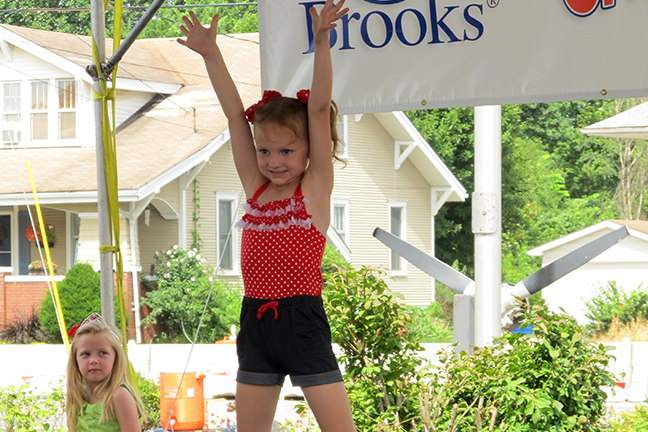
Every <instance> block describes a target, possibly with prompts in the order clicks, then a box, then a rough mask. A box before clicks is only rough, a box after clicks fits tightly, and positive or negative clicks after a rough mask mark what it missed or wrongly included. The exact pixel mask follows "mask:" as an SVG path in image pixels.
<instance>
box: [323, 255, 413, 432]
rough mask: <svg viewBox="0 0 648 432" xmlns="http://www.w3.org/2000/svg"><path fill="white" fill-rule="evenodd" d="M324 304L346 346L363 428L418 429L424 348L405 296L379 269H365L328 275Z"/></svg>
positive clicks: (348, 380) (348, 381)
mask: <svg viewBox="0 0 648 432" xmlns="http://www.w3.org/2000/svg"><path fill="white" fill-rule="evenodd" d="M327 279H328V282H329V283H328V285H327V287H326V289H325V291H324V303H325V307H326V310H327V314H328V316H329V317H330V321H331V329H332V333H333V341H334V342H335V343H337V344H338V345H339V347H340V349H341V350H342V356H341V361H342V362H343V363H344V367H345V385H346V387H347V390H348V393H349V400H350V402H351V406H352V411H353V418H354V421H355V424H356V427H357V428H358V430H361V431H364V430H366V431H369V430H377V429H376V427H377V425H390V427H396V428H399V429H397V430H406V431H414V430H416V427H415V424H414V423H413V420H415V419H416V417H417V416H418V415H419V409H418V406H419V402H418V394H419V393H420V392H421V389H422V388H423V380H424V374H423V373H420V372H418V369H419V368H420V366H421V365H422V363H423V359H422V358H421V357H419V356H417V355H416V352H417V351H421V350H422V348H421V346H420V345H419V343H418V342H417V341H416V339H415V336H414V335H413V334H411V333H410V332H409V331H408V326H409V325H410V324H411V322H412V317H411V315H410V314H409V313H408V312H407V310H406V306H405V305H404V304H403V303H401V302H400V301H399V300H402V296H400V295H398V294H395V293H392V292H391V291H389V289H388V288H387V284H386V283H385V281H383V280H382V279H381V278H380V271H377V270H372V269H369V268H367V267H362V268H361V269H359V270H357V271H356V270H353V269H349V270H341V271H338V272H336V273H334V274H332V275H329V276H328V277H327Z"/></svg>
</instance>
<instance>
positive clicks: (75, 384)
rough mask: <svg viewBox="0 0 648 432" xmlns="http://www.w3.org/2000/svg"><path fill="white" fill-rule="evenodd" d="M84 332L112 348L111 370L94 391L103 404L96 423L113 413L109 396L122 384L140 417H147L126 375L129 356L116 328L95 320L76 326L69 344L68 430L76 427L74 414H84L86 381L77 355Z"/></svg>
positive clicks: (100, 320)
mask: <svg viewBox="0 0 648 432" xmlns="http://www.w3.org/2000/svg"><path fill="white" fill-rule="evenodd" d="M87 334H91V335H93V334H102V335H104V336H105V337H106V339H107V340H108V341H109V343H110V345H111V346H112V348H113V349H114V350H115V363H114V364H113V369H112V372H111V373H110V375H109V376H108V377H107V378H106V379H105V380H104V381H103V382H101V383H100V384H99V386H97V388H96V389H95V392H96V394H97V395H98V396H99V397H100V398H101V401H102V403H103V410H102V412H101V417H100V418H99V422H100V423H102V422H104V421H106V420H107V419H110V418H112V417H113V416H114V414H115V412H114V410H113V406H112V399H113V396H114V394H115V392H116V391H117V389H118V388H119V387H122V386H123V387H126V389H127V390H128V391H129V392H130V394H131V395H132V396H133V399H135V403H136V405H137V410H138V412H139V415H140V418H146V415H145V413H144V405H143V403H142V400H141V399H140V397H139V395H138V394H137V392H136V391H135V389H134V388H133V385H132V384H131V382H130V379H129V378H128V359H127V357H126V353H125V352H124V348H123V346H122V343H121V337H120V335H119V331H118V330H117V329H116V328H115V327H114V326H112V325H110V324H108V323H106V322H104V321H103V319H95V320H93V321H88V322H85V323H84V324H82V325H81V327H79V328H78V329H77V331H76V333H75V335H74V338H73V339H72V344H71V345H70V356H69V358H68V364H67V396H66V402H65V413H66V415H67V426H68V431H69V432H76V431H77V430H78V425H77V417H78V415H79V413H81V415H83V402H84V398H83V395H84V393H85V390H86V387H87V382H86V380H85V378H84V377H83V375H81V372H80V371H79V365H78V363H77V360H76V355H77V350H78V345H79V339H80V337H81V336H83V335H87Z"/></svg>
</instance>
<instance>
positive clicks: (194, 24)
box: [177, 11, 218, 56]
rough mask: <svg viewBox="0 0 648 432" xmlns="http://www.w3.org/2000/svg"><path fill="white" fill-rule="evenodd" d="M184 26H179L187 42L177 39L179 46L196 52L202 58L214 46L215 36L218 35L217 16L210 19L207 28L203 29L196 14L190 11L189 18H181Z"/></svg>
mask: <svg viewBox="0 0 648 432" xmlns="http://www.w3.org/2000/svg"><path fill="white" fill-rule="evenodd" d="M182 21H184V25H181V26H180V31H182V33H183V34H184V35H185V36H187V40H184V39H181V38H178V39H177V41H178V43H179V44H181V45H184V46H186V47H187V48H189V49H191V50H193V51H196V52H197V53H198V54H200V55H202V56H204V55H205V54H207V53H208V52H209V50H210V48H212V47H213V46H215V45H216V34H217V33H218V14H216V15H215V16H214V18H212V22H211V26H210V27H209V28H206V27H203V26H202V24H200V20H198V17H197V16H196V14H195V13H194V12H193V11H191V12H189V16H188V17H187V16H183V17H182Z"/></svg>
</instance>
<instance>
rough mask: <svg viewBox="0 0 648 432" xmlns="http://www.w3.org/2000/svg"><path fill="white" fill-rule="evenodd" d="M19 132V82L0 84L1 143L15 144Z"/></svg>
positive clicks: (17, 140)
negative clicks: (0, 98)
mask: <svg viewBox="0 0 648 432" xmlns="http://www.w3.org/2000/svg"><path fill="white" fill-rule="evenodd" d="M21 138H22V137H21V134H20V83H19V82H5V83H3V84H2V144H4V145H12V144H13V145H15V144H18V143H20V141H21Z"/></svg>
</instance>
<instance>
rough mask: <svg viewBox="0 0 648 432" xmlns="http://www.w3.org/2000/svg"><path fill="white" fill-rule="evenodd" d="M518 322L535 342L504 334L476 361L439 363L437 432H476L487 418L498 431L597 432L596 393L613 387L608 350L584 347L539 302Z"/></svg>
mask: <svg viewBox="0 0 648 432" xmlns="http://www.w3.org/2000/svg"><path fill="white" fill-rule="evenodd" d="M524 321H525V323H526V324H528V325H531V326H532V328H533V332H534V334H533V337H528V336H525V335H521V334H512V333H508V334H505V335H504V336H502V337H500V338H497V339H495V340H494V341H493V344H492V345H491V346H488V347H485V348H480V349H478V350H476V353H475V355H466V353H461V354H460V355H459V356H454V355H453V354H451V353H447V354H446V355H445V356H444V357H442V362H443V368H442V369H441V370H440V371H439V372H438V373H436V374H435V375H434V378H433V381H432V385H431V387H430V399H431V401H432V403H431V405H430V408H429V410H428V412H429V413H432V414H431V415H430V417H431V421H432V422H434V424H435V427H436V429H437V430H451V429H452V427H454V428H455V429H453V430H460V431H478V430H479V429H478V428H477V427H476V424H477V423H478V421H480V419H485V420H484V424H488V422H489V421H490V419H491V418H492V416H493V413H495V419H494V420H495V423H494V424H495V426H496V429H495V430H500V431H504V430H505V431H507V432H526V431H529V432H531V431H539V430H541V431H552V432H563V431H583V432H595V431H600V430H601V428H600V424H601V421H602V417H603V414H604V412H605V400H606V398H607V395H606V393H605V392H604V391H603V389H602V387H606V386H608V387H612V386H613V385H614V375H613V374H612V373H611V372H609V371H608V370H607V367H608V364H609V361H610V358H611V357H610V355H609V354H608V352H607V350H608V349H607V348H606V347H605V346H604V345H602V344H598V345H596V344H593V343H591V342H588V341H587V340H586V339H585V338H584V336H583V329H582V327H580V326H579V325H578V323H577V322H576V321H575V320H574V319H572V318H570V317H566V316H563V315H558V314H555V313H552V312H549V311H548V309H547V308H546V307H545V305H544V302H543V301H542V300H541V301H540V302H539V303H538V304H537V305H535V306H531V307H530V308H529V309H528V310H527V311H526V312H525V316H524ZM526 324H525V325H526ZM454 406H456V408H455V416H454V419H453V414H452V411H453V410H452V409H451V407H454ZM494 410H497V411H494ZM451 423H452V424H451ZM497 426H498V427H497Z"/></svg>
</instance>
